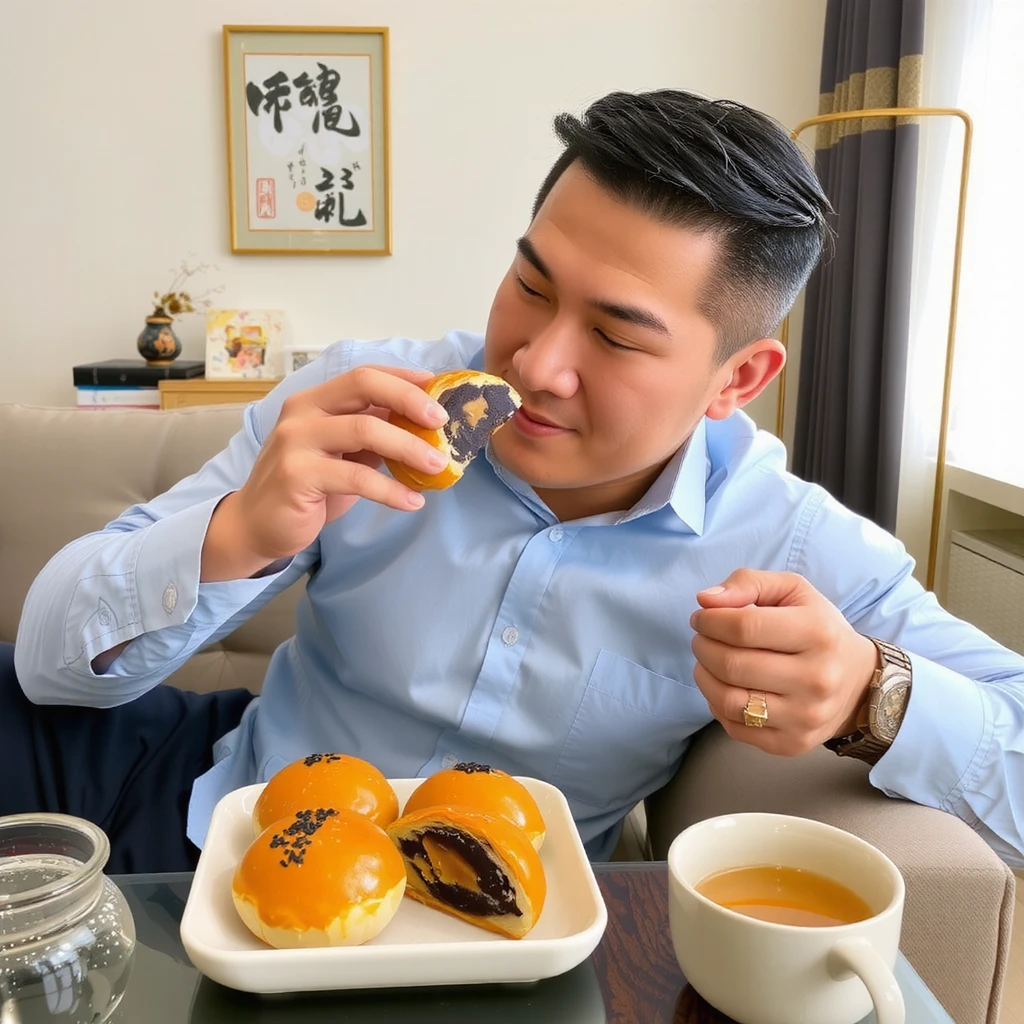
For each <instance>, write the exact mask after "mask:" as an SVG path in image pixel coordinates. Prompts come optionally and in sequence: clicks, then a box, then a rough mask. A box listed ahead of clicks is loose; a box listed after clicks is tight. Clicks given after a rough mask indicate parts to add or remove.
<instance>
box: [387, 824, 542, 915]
mask: <svg viewBox="0 0 1024 1024" xmlns="http://www.w3.org/2000/svg"><path fill="white" fill-rule="evenodd" d="M423 836H429V837H430V838H431V839H432V840H433V841H434V842H435V843H436V844H437V845H438V846H441V847H443V848H444V849H445V851H446V852H448V853H451V854H452V855H454V856H457V857H459V858H461V859H462V860H464V861H465V862H466V863H467V864H468V865H469V866H470V868H471V869H472V870H473V871H475V872H476V877H477V883H478V884H479V886H480V891H479V892H473V891H471V890H469V889H465V888H463V887H462V886H461V885H449V884H448V883H446V882H439V881H432V880H430V879H428V878H424V877H423V872H422V871H420V869H419V866H418V865H417V864H416V858H417V857H422V858H423V859H424V860H425V861H428V862H429V861H430V858H429V857H428V856H427V851H426V850H425V849H424V848H423V842H422V837H423ZM399 845H400V846H401V849H402V853H403V854H404V855H405V856H406V857H407V858H408V860H409V863H410V864H412V866H413V867H414V868H415V870H416V873H417V874H418V875H419V876H420V878H422V879H423V884H424V885H425V886H426V887H427V890H428V891H429V892H430V894H431V896H433V897H434V898H435V899H437V900H440V901H441V902H442V903H444V904H446V905H447V906H449V907H453V908H454V909H455V910H460V911H462V913H464V914H473V915H475V916H477V917H492V916H495V915H503V914H513V915H515V916H516V917H522V916H523V912H522V911H521V910H520V909H519V907H518V906H516V893H515V889H513V888H512V884H511V882H509V880H508V877H507V876H506V875H505V872H504V871H502V870H501V868H499V867H498V866H497V864H495V863H494V861H492V860H491V858H490V857H489V856H488V855H487V851H486V850H485V849H484V847H483V846H482V845H481V844H480V843H478V842H477V841H476V840H475V839H474V838H473V837H472V836H469V835H466V834H465V833H464V832H461V831H460V830H459V829H456V828H449V827H447V826H444V825H437V826H434V827H432V828H426V829H423V831H422V832H420V833H419V834H418V835H417V836H413V837H409V838H403V839H400V840H399Z"/></svg>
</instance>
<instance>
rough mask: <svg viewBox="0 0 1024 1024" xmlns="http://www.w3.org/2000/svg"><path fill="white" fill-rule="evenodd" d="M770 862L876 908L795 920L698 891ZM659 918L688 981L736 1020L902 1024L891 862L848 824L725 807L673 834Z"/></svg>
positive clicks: (899, 906)
mask: <svg viewBox="0 0 1024 1024" xmlns="http://www.w3.org/2000/svg"><path fill="white" fill-rule="evenodd" d="M763 864H780V865H784V866H786V867H790V868H800V869H803V870H805V871H813V872H815V873H817V874H819V875H824V876H826V877H827V878H830V879H832V880H833V881H835V882H839V883H840V884H841V885H845V886H846V887H847V888H848V889H851V890H852V891H853V892H855V893H856V894H857V895H858V896H860V897H861V898H862V899H863V900H864V901H865V902H866V903H867V904H868V906H869V907H870V908H871V909H872V910H873V911H874V916H872V917H869V918H867V919H866V920H864V921H858V922H856V923H855V924H843V925H836V926H834V927H824V928H804V927H797V926H794V925H785V924H774V923H771V922H767V921H761V920H758V919H755V918H753V917H748V916H746V915H744V914H740V913H738V912H736V911H734V910H729V909H727V908H725V907H722V906H720V905H719V904H717V903H713V902H712V901H711V900H709V899H707V898H706V897H704V896H702V895H701V894H700V893H698V892H697V890H696V888H695V887H696V886H697V885H698V884H699V883H700V882H701V881H702V880H703V879H705V878H707V877H708V875H712V874H714V873H715V872H717V871H725V870H727V869H729V868H739V867H752V866H755V865H763ZM668 870H669V924H670V927H671V930H672V943H673V945H674V946H675V951H676V958H677V959H678V960H679V966H680V967H681V968H682V971H683V974H685V975H686V979H687V981H689V982H690V984H691V985H692V986H693V987H694V989H695V990H696V991H697V992H699V993H700V995H701V996H703V997H704V999H706V1000H707V1001H708V1002H709V1003H711V1005H712V1006H714V1007H716V1008H717V1009H719V1010H721V1011H722V1013H725V1014H727V1015H728V1016H730V1017H732V1018H733V1019H734V1020H736V1021H738V1022H739V1024H855V1022H856V1021H859V1020H861V1019H862V1018H863V1017H865V1016H866V1015H867V1014H868V1012H869V1011H870V1010H871V1007H872V1004H874V1009H875V1015H876V1017H877V1019H878V1024H903V1022H904V1019H905V1011H904V1007H903V996H902V995H901V993H900V990H899V987H898V986H897V984H896V980H895V978H894V977H893V973H892V970H893V966H894V965H895V963H896V954H897V951H898V949H899V941H900V925H901V923H902V919H903V878H902V876H901V875H900V873H899V870H898V869H897V867H896V865H895V864H893V862H892V861H891V860H889V858H888V857H886V856H885V855H884V854H883V853H881V851H879V850H877V849H875V847H873V846H872V845H871V844H870V843H866V842H864V840H863V839H858V838H857V837H856V836H854V835H851V834H850V833H849V832H844V831H843V830H842V829H838V828H833V827H832V826H831V825H823V824H822V823H821V822H817V821H809V820H807V819H805V818H794V817H790V816H788V815H782V814H731V815H726V816H723V817H719V818H709V819H708V820H706V821H701V822H698V823H697V824H696V825H692V826H691V827H690V828H688V829H686V830H685V831H684V832H681V833H680V834H679V835H678V836H676V838H675V839H674V840H673V842H672V845H671V846H670V847H669V851H668Z"/></svg>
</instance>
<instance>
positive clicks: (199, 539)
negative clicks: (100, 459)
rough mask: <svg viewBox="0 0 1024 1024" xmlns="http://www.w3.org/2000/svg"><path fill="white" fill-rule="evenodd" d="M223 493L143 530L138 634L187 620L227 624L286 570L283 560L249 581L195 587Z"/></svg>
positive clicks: (138, 570)
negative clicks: (207, 535) (211, 526)
mask: <svg viewBox="0 0 1024 1024" xmlns="http://www.w3.org/2000/svg"><path fill="white" fill-rule="evenodd" d="M228 493H230V492H225V494H221V495H218V496H217V497H214V498H209V499H207V500H206V501H203V502H200V503H199V504H198V505H193V506H192V507H190V508H186V509H182V510H181V511H180V512H175V513H174V514H173V515H170V516H168V517H167V518H166V519H159V520H157V521H156V522H155V523H153V524H152V525H151V526H149V527H148V529H147V536H146V539H145V540H144V541H143V543H142V546H141V548H140V549H139V556H138V559H137V560H136V563H135V594H136V602H137V607H138V609H139V617H140V620H141V625H142V632H143V633H152V632H154V631H155V630H158V629H164V628H166V627H167V626H180V625H182V624H183V623H185V622H187V621H192V622H193V623H195V624H197V625H199V624H209V623H220V622H224V621H227V619H229V618H231V616H232V615H234V614H235V613H236V612H238V611H239V610H241V609H242V608H244V607H245V606H246V605H247V604H249V603H250V602H251V601H253V600H255V599H256V598H257V597H258V596H259V595H260V594H261V593H262V592H263V591H264V590H266V589H267V587H268V586H270V585H271V584H272V583H273V582H274V581H275V580H276V579H277V577H278V576H279V575H280V574H281V573H282V572H283V571H284V570H285V569H287V568H288V566H289V565H291V559H285V560H282V561H280V562H275V563H274V564H273V565H272V566H268V567H267V569H266V570H264V573H265V574H264V575H260V576H257V577H254V578H252V579H245V580H226V581H223V582H217V583H200V582H199V575H200V569H201V565H202V554H203V543H204V541H205V540H206V531H207V529H208V528H209V525H210V519H211V518H212V517H213V512H214V509H216V507H217V506H218V505H219V504H220V502H221V501H222V500H223V499H224V497H225V496H226V494H228Z"/></svg>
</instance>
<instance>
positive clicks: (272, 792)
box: [252, 754, 398, 835]
mask: <svg viewBox="0 0 1024 1024" xmlns="http://www.w3.org/2000/svg"><path fill="white" fill-rule="evenodd" d="M306 807H333V808H334V809H335V810H336V811H357V812H358V813H359V814H364V815H366V817H368V818H369V819H370V820H371V821H372V822H374V823H375V824H377V825H380V826H381V827H382V828H383V827H384V826H385V825H390V824H391V822H393V821H394V820H395V818H397V817H398V797H397V796H395V791H394V790H393V789H392V788H391V783H390V782H388V780H387V779H386V778H385V777H384V774H383V773H382V772H381V771H380V770H379V769H377V768H375V767H374V766H373V765H372V764H370V762H369V761H364V760H362V758H359V757H351V756H350V755H348V754H310V755H309V757H304V758H302V759H300V760H298V761H293V762H292V763H291V764H289V765H286V766H285V767H284V768H282V769H281V770H280V771H279V772H278V773H277V774H276V775H274V776H273V777H272V778H271V779H270V781H269V782H268V783H267V784H266V786H264V787H263V792H262V793H260V795H259V799H257V801H256V806H255V807H254V808H253V811H252V824H253V831H254V832H255V833H256V835H259V834H260V833H261V832H262V831H263V830H264V829H265V828H267V826H268V825H270V824H272V823H273V822H275V821H278V820H280V819H281V818H287V817H288V816H289V815H291V814H295V812H296V811H300V810H302V809H303V808H306Z"/></svg>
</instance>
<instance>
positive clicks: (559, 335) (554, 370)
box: [512, 317, 579, 398]
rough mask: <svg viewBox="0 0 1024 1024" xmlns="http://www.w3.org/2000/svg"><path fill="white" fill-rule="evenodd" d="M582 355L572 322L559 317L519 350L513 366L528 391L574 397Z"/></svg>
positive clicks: (577, 385)
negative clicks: (578, 366)
mask: <svg viewBox="0 0 1024 1024" xmlns="http://www.w3.org/2000/svg"><path fill="white" fill-rule="evenodd" d="M578 355H579V352H578V341H577V339H576V338H575V337H574V336H573V332H572V330H571V329H570V327H569V325H567V324H564V323H562V322H561V320H560V319H559V318H558V317H555V318H554V319H553V320H551V321H550V322H549V323H548V324H547V325H546V326H545V328H544V329H543V330H542V331H540V332H539V333H537V334H535V335H533V336H532V337H531V338H529V339H528V340H527V341H526V342H525V344H523V345H521V346H520V347H519V349H517V351H516V353H515V355H514V356H513V357H512V365H513V367H514V368H515V371H516V374H517V375H518V377H519V380H520V381H521V382H522V385H523V387H524V388H525V389H526V390H527V391H532V392H540V391H546V392H548V393H549V394H552V395H555V396H556V397H558V398H571V397H572V396H573V395H574V394H575V393H576V390H577V388H578V387H579V374H578V373H577V371H576V366H577V358H578Z"/></svg>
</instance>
